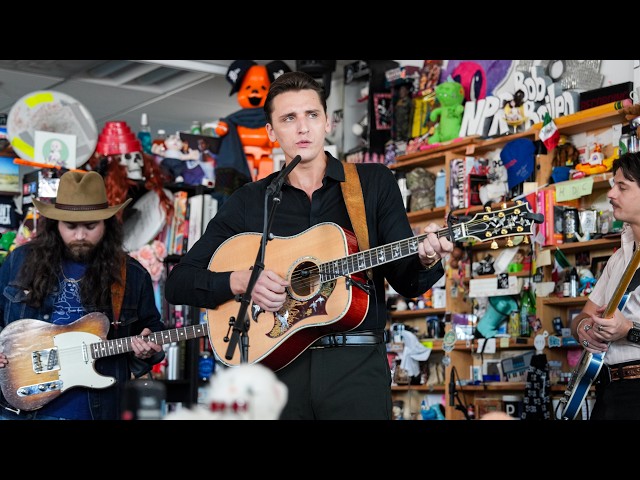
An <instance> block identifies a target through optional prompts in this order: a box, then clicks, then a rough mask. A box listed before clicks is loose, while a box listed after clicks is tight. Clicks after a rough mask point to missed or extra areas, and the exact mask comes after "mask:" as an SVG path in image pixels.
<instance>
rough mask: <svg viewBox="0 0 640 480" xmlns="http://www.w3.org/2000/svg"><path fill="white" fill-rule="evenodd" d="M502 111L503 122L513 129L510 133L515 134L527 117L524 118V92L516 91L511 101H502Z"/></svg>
mask: <svg viewBox="0 0 640 480" xmlns="http://www.w3.org/2000/svg"><path fill="white" fill-rule="evenodd" d="M502 109H503V110H504V120H505V122H507V125H509V126H510V127H512V128H513V132H512V133H517V132H518V128H519V127H520V126H521V125H524V123H525V122H526V121H527V117H525V116H524V92H523V91H522V90H517V91H516V93H514V94H513V98H512V99H511V100H505V101H504V103H503V105H502Z"/></svg>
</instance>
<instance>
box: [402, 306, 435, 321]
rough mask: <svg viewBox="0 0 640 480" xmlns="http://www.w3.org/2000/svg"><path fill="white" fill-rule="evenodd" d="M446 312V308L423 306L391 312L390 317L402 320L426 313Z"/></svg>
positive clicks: (423, 315)
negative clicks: (417, 308) (421, 307)
mask: <svg viewBox="0 0 640 480" xmlns="http://www.w3.org/2000/svg"><path fill="white" fill-rule="evenodd" d="M445 313H447V309H446V308H423V309H420V310H402V311H400V312H391V318H393V319H396V320H403V319H407V318H416V317H426V316H427V315H444V314H445Z"/></svg>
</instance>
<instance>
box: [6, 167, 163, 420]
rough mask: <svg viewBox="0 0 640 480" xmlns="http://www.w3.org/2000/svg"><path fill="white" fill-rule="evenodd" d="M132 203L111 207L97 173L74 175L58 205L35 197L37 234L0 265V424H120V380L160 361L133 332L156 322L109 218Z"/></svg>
mask: <svg viewBox="0 0 640 480" xmlns="http://www.w3.org/2000/svg"><path fill="white" fill-rule="evenodd" d="M130 200H131V199H129V200H127V201H126V202H124V203H122V204H120V205H115V206H112V207H109V206H108V203H107V194H106V188H105V183H104V180H103V178H102V177H101V176H100V175H99V174H98V173H96V172H88V173H82V172H77V171H69V172H66V173H65V174H64V175H62V177H61V178H60V183H59V186H58V192H57V197H56V199H55V203H51V204H50V203H45V202H44V201H40V200H37V199H34V200H33V202H34V203H35V206H36V207H37V209H38V211H39V212H40V214H41V218H40V219H39V220H38V229H37V234H36V235H35V237H34V238H33V239H32V240H31V241H30V242H29V243H27V244H25V245H22V246H20V247H17V248H16V249H15V250H13V251H12V252H11V253H10V254H9V255H8V256H7V258H6V259H5V261H4V263H3V264H2V267H0V292H1V293H2V294H1V295H0V326H1V327H2V331H1V332H0V352H1V353H0V381H1V384H2V395H1V396H0V420H31V419H35V420H58V419H67V420H118V419H120V418H121V407H123V405H122V403H123V392H124V387H125V385H126V383H127V382H128V381H129V380H130V379H131V378H132V375H133V376H135V377H140V376H142V375H144V374H145V373H147V372H149V371H150V370H151V367H152V366H153V365H154V364H156V363H158V362H159V361H161V360H162V359H163V358H164V352H163V351H162V347H161V346H160V345H158V344H156V343H154V342H151V341H147V339H146V338H145V339H143V338H140V337H144V336H147V335H150V334H151V333H152V332H157V331H159V330H161V329H162V328H163V323H162V321H161V318H160V313H159V312H158V309H157V308H156V304H155V298H154V293H153V285H152V282H151V276H150V275H149V273H148V272H147V271H146V270H145V269H144V267H143V266H142V265H141V264H140V263H139V262H138V261H137V260H135V259H133V258H132V257H130V256H129V255H127V254H126V252H125V251H124V249H123V230H122V224H121V222H120V220H119V219H118V218H117V217H116V214H117V213H118V212H119V211H120V210H121V209H122V208H124V207H125V206H126V205H127V204H128V203H129V202H130ZM133 335H138V336H139V337H138V336H133ZM130 336H132V337H130ZM126 337H129V338H126ZM107 339H109V340H107ZM101 340H106V341H105V342H101ZM104 356H110V358H102V357H104ZM96 358H97V359H98V361H97V362H96V363H95V369H94V365H93V361H94V360H95V359H96Z"/></svg>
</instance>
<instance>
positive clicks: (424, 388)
mask: <svg viewBox="0 0 640 480" xmlns="http://www.w3.org/2000/svg"><path fill="white" fill-rule="evenodd" d="M391 391H392V392H408V391H416V392H444V385H431V386H430V385H391Z"/></svg>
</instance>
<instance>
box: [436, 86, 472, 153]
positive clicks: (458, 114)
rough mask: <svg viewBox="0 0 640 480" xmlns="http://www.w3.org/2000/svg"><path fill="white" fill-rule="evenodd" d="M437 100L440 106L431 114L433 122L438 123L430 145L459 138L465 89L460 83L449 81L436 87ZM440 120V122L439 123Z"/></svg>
mask: <svg viewBox="0 0 640 480" xmlns="http://www.w3.org/2000/svg"><path fill="white" fill-rule="evenodd" d="M436 100H438V103H439V104H440V106H439V107H438V108H436V109H434V110H433V111H432V112H431V116H430V117H429V118H430V119H431V121H432V122H438V123H437V125H436V127H435V129H434V132H433V135H431V136H430V137H429V140H428V143H429V144H434V143H440V142H446V141H448V140H453V139H454V138H458V134H459V133H460V126H461V125H462V113H463V112H464V107H463V106H462V102H463V101H464V88H462V85H461V84H459V83H458V82H454V81H448V82H443V83H440V84H439V85H436ZM438 119H439V121H438Z"/></svg>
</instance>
